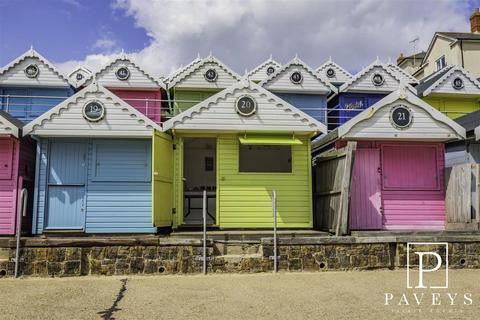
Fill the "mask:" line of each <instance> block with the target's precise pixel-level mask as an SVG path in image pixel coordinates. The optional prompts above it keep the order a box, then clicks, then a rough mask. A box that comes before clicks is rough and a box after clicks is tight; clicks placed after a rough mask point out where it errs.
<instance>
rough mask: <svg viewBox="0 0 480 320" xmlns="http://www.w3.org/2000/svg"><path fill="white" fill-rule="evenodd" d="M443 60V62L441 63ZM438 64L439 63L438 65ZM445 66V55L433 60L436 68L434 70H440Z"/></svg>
mask: <svg viewBox="0 0 480 320" xmlns="http://www.w3.org/2000/svg"><path fill="white" fill-rule="evenodd" d="M442 62H443V63H442ZM439 65H441V66H440V67H439ZM446 66H447V60H445V55H442V56H441V57H440V58H438V59H437V60H435V67H436V68H437V70H436V71H438V70H441V69H443V68H445V67H446Z"/></svg>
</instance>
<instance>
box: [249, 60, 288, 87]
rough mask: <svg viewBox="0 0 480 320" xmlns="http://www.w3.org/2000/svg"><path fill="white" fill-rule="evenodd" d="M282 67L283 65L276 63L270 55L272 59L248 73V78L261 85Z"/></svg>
mask: <svg viewBox="0 0 480 320" xmlns="http://www.w3.org/2000/svg"><path fill="white" fill-rule="evenodd" d="M281 67H282V65H281V64H280V63H278V62H277V61H275V60H274V59H273V57H272V55H270V58H268V59H267V60H265V61H264V62H262V63H260V64H259V65H258V66H256V67H255V68H253V69H252V70H250V71H249V72H248V78H249V79H250V80H252V81H253V82H255V83H259V82H260V81H263V80H265V79H267V78H268V77H269V76H270V75H271V74H273V73H275V71H277V70H278V69H280V68H281Z"/></svg>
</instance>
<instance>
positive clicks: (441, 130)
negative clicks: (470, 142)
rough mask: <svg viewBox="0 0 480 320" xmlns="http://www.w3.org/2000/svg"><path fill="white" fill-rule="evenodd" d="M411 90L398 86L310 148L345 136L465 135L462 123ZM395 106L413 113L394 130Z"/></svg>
mask: <svg viewBox="0 0 480 320" xmlns="http://www.w3.org/2000/svg"><path fill="white" fill-rule="evenodd" d="M412 89H413V88H412V87H411V86H400V87H399V88H398V89H397V90H396V91H394V92H392V93H390V94H389V95H387V96H386V97H384V98H383V99H381V100H380V101H378V102H377V103H375V104H374V105H372V106H370V107H369V108H367V109H365V110H363V111H362V112H361V113H360V114H358V115H357V116H355V117H353V118H352V119H350V120H349V121H347V122H346V123H344V124H343V125H341V126H339V127H337V128H336V129H335V130H333V131H331V132H330V133H329V134H327V135H326V136H324V137H322V138H321V139H319V140H318V141H316V142H314V144H313V146H312V149H319V148H321V147H323V146H325V145H329V144H331V143H332V142H334V141H336V140H338V139H345V138H351V139H380V140H382V139H383V140H419V141H429V140H432V141H449V140H453V139H464V138H465V129H464V128H463V127H462V126H461V125H459V124H458V123H457V122H455V121H453V120H452V119H450V118H448V117H447V116H446V115H444V114H443V113H441V112H440V111H438V110H436V109H435V108H434V107H432V106H430V105H429V104H428V103H426V102H425V101H423V100H422V99H420V98H418V97H417V96H416V94H415V91H414V90H412ZM398 105H402V106H406V107H407V108H409V109H410V110H411V112H412V119H413V120H412V121H411V126H410V127H409V128H408V129H396V128H395V127H394V125H393V124H392V123H391V120H390V118H391V112H392V108H395V107H396V106H398ZM389 107H390V108H389Z"/></svg>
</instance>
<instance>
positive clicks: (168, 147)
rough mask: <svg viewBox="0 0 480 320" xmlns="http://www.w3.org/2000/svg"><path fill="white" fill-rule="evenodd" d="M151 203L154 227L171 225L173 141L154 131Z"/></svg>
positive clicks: (169, 137)
mask: <svg viewBox="0 0 480 320" xmlns="http://www.w3.org/2000/svg"><path fill="white" fill-rule="evenodd" d="M152 154H153V164H152V168H153V179H152V182H153V185H152V193H153V205H152V210H153V212H152V215H153V224H154V226H155V227H170V226H171V225H172V208H173V141H172V137H171V136H170V135H168V134H166V133H162V132H158V131H155V133H154V135H153V147H152Z"/></svg>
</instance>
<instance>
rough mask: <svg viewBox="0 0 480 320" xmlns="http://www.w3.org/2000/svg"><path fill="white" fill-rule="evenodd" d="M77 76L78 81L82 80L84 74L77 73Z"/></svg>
mask: <svg viewBox="0 0 480 320" xmlns="http://www.w3.org/2000/svg"><path fill="white" fill-rule="evenodd" d="M75 78H76V79H77V81H80V80H82V79H83V74H81V73H77V75H76V76H75Z"/></svg>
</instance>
